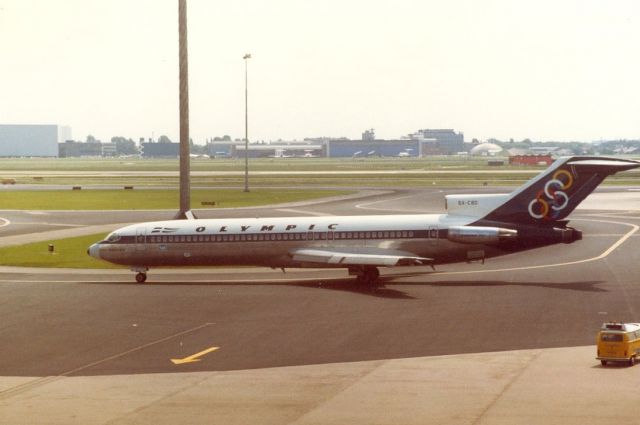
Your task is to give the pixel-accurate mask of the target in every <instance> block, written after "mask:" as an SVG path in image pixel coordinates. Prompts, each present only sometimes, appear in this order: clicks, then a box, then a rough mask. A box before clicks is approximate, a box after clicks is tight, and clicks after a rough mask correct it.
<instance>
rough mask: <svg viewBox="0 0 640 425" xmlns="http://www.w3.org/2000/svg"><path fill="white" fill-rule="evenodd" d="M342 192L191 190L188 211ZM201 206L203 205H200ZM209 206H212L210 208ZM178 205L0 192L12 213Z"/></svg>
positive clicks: (144, 195) (132, 196) (104, 194)
mask: <svg viewBox="0 0 640 425" xmlns="http://www.w3.org/2000/svg"><path fill="white" fill-rule="evenodd" d="M351 193H353V191H346V190H309V189H280V190H268V189H254V190H251V191H250V192H243V191H242V190H226V189H210V190H209V189H208V190H203V189H194V190H192V191H191V208H193V209H198V208H237V207H247V206H260V205H271V204H280V203H285V202H297V201H306V200H312V199H318V198H324V197H329V196H340V195H347V194H351ZM203 202H205V203H206V204H204V205H203ZM211 202H214V203H215V204H214V205H212V204H211ZM178 205H179V191H178V190H166V189H159V190H144V189H143V190H136V189H134V190H52V191H36V190H33V191H30V190H25V191H18V190H16V191H14V190H9V191H4V192H0V209H14V210H153V209H171V208H174V209H175V208H177V206H178Z"/></svg>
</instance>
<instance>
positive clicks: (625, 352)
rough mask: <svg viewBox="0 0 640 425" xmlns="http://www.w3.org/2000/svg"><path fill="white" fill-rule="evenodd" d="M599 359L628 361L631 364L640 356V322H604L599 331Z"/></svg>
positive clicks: (601, 360)
mask: <svg viewBox="0 0 640 425" xmlns="http://www.w3.org/2000/svg"><path fill="white" fill-rule="evenodd" d="M597 342H598V357H596V358H597V359H598V360H600V363H602V365H603V366H605V365H606V364H607V362H626V363H628V364H629V366H633V363H634V362H635V361H636V359H637V358H640V323H617V322H609V323H603V324H602V327H601V328H600V332H598V338H597Z"/></svg>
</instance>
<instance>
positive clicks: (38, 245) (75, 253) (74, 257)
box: [0, 233, 125, 269]
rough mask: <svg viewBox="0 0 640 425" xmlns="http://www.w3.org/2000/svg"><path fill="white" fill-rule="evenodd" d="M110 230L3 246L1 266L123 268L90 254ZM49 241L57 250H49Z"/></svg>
mask: <svg viewBox="0 0 640 425" xmlns="http://www.w3.org/2000/svg"><path fill="white" fill-rule="evenodd" d="M105 236H106V233H100V234H96V235H88V236H79V237H75V238H67V239H58V240H52V241H45V242H34V243H30V244H26V245H19V246H11V247H6V248H0V265H2V266H14V267H52V268H73V269H121V268H125V267H124V266H117V265H114V264H111V263H107V262H106V261H100V260H97V259H95V258H93V257H89V256H88V255H87V249H88V248H89V246H90V245H91V244H93V243H95V242H98V241H100V240H103V239H104V238H105ZM49 244H53V246H54V251H53V252H49V250H48V247H49Z"/></svg>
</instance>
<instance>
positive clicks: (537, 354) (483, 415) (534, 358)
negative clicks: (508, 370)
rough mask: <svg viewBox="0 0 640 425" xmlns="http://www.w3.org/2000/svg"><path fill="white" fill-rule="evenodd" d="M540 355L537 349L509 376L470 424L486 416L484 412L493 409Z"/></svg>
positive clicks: (540, 351)
mask: <svg viewBox="0 0 640 425" xmlns="http://www.w3.org/2000/svg"><path fill="white" fill-rule="evenodd" d="M541 355H542V350H538V351H537V352H536V353H535V354H534V355H533V356H532V357H531V358H530V359H529V361H528V362H527V363H526V364H525V365H524V366H523V367H522V368H521V369H520V370H519V371H518V373H516V375H515V376H514V377H513V378H511V380H509V382H508V383H507V385H505V386H504V388H502V390H501V391H500V392H499V393H498V394H497V395H496V396H495V397H494V399H493V400H492V401H491V402H490V403H489V404H487V406H486V407H485V408H484V409H483V410H482V412H480V414H479V415H478V417H477V418H476V419H475V420H474V421H473V422H472V425H477V424H479V423H480V421H481V420H482V419H483V418H484V417H485V416H486V414H487V413H488V412H489V411H490V410H491V409H493V406H495V405H496V404H497V403H498V401H500V399H501V398H502V397H503V396H504V394H505V393H506V392H507V391H509V390H510V389H511V387H513V384H515V383H516V382H517V381H518V380H519V379H520V377H521V376H522V375H523V374H524V373H525V372H526V371H527V370H528V369H529V368H530V367H531V365H532V364H533V363H534V362H535V361H536V360H537V359H538V357H540V356H541Z"/></svg>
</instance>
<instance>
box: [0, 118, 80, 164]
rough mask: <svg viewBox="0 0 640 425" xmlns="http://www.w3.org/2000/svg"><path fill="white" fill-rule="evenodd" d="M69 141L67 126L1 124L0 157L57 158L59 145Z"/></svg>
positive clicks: (69, 135) (69, 134) (68, 128)
mask: <svg viewBox="0 0 640 425" xmlns="http://www.w3.org/2000/svg"><path fill="white" fill-rule="evenodd" d="M69 139H71V128H70V127H67V126H60V125H31V124H30V125H15V124H9V125H7V124H0V157H31V156H38V157H57V156H58V143H61V142H64V141H66V140H69Z"/></svg>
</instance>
